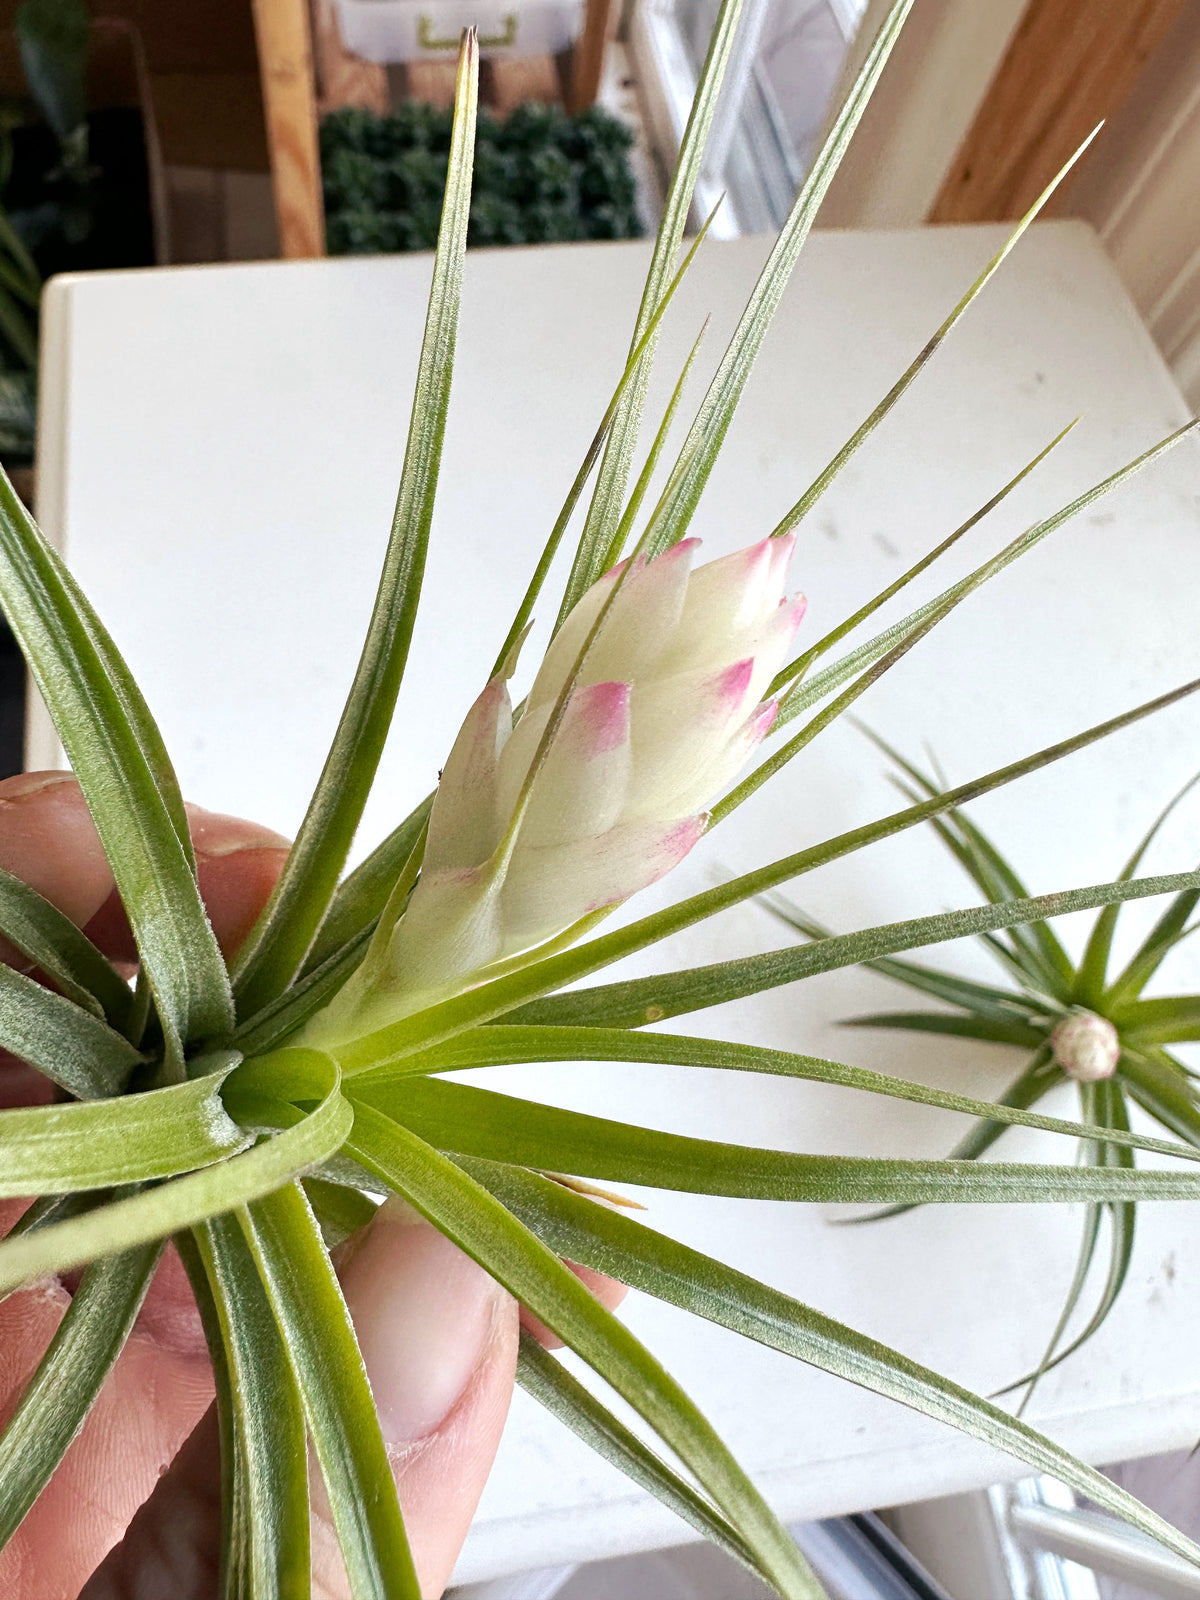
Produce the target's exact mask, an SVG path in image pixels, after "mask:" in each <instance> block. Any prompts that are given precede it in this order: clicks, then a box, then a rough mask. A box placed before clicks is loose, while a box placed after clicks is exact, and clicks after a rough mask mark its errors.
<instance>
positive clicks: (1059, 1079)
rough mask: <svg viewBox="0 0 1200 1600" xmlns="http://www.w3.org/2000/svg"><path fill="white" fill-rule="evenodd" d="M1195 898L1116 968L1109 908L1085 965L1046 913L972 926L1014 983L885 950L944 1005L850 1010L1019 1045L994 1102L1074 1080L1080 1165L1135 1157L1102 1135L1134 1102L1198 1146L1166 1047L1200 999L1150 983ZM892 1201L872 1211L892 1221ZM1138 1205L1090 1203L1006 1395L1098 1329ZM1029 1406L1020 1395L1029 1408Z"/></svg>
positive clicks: (1127, 871)
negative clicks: (1058, 1302)
mask: <svg viewBox="0 0 1200 1600" xmlns="http://www.w3.org/2000/svg"><path fill="white" fill-rule="evenodd" d="M871 737H872V738H873V739H874V741H875V743H876V744H878V745H879V746H880V748H881V749H883V750H884V751H885V752H886V754H887V755H888V756H889V757H890V758H891V759H892V761H894V763H895V765H896V768H897V771H896V775H895V780H894V781H895V783H896V787H897V788H898V789H899V790H900V791H901V793H902V794H904V795H905V796H907V798H909V799H910V800H912V801H913V802H914V803H919V802H921V801H924V800H931V799H939V798H941V797H942V796H944V795H945V794H946V793H947V785H946V784H945V782H944V779H942V777H941V775H940V774H936V775H930V774H929V773H926V772H923V771H922V770H921V769H920V768H919V767H917V766H915V765H913V763H911V762H909V761H906V760H905V759H904V758H903V756H901V755H900V754H899V753H898V752H897V751H896V750H894V749H893V748H892V747H891V746H890V745H887V744H885V743H884V742H883V741H882V740H881V739H879V738H877V737H876V736H875V735H871ZM1197 782H1200V775H1197V777H1195V778H1192V779H1191V780H1190V781H1189V782H1188V783H1187V784H1186V785H1185V786H1184V787H1183V788H1182V789H1181V790H1180V791H1179V793H1178V794H1176V795H1175V796H1174V797H1173V799H1172V800H1171V801H1170V803H1169V804H1168V805H1167V806H1166V807H1164V809H1163V810H1162V811H1161V812H1160V813H1159V815H1158V816H1157V817H1156V818H1155V820H1154V822H1153V824H1152V825H1151V827H1150V828H1149V829H1148V830H1147V832H1146V834H1145V835H1144V837H1143V838H1142V839H1141V840H1140V841H1139V843H1138V845H1137V848H1136V849H1135V850H1134V851H1133V854H1132V855H1131V856H1130V857H1129V860H1128V861H1126V863H1125V865H1124V867H1123V868H1122V871H1121V874H1120V879H1119V880H1118V881H1121V882H1128V881H1129V880H1130V879H1131V878H1132V877H1133V875H1134V873H1135V872H1136V871H1137V870H1138V867H1139V866H1140V865H1141V863H1142V861H1143V858H1144V857H1145V855H1146V852H1147V850H1148V849H1149V848H1150V846H1151V845H1152V844H1153V842H1154V840H1155V838H1156V836H1157V834H1158V832H1159V830H1160V829H1161V828H1162V826H1163V824H1164V823H1165V822H1166V821H1167V819H1168V818H1169V817H1170V815H1171V813H1172V812H1173V811H1174V809H1175V807H1176V806H1177V805H1178V804H1179V802H1180V801H1181V800H1182V799H1183V798H1184V796H1185V795H1187V794H1188V792H1189V791H1190V790H1191V789H1192V788H1193V786H1194V785H1195V784H1196V783H1197ZM930 826H931V827H932V828H933V829H934V830H935V831H936V832H937V835H938V837H939V839H940V840H941V841H942V843H943V844H944V845H945V846H946V848H947V849H948V850H949V851H950V853H951V854H952V855H953V856H954V858H955V860H957V861H958V863H959V865H960V866H961V867H962V868H963V870H964V872H966V874H967V876H968V877H969V878H970V879H971V881H972V883H974V884H975V885H976V886H977V888H979V890H980V891H981V892H982V893H983V894H984V895H985V896H986V897H987V899H988V900H989V901H990V902H991V903H992V904H993V905H1003V904H1005V903H1007V902H1011V901H1015V900H1023V899H1025V898H1026V897H1027V896H1028V894H1029V890H1028V889H1027V888H1026V886H1025V884H1024V883H1023V881H1022V879H1021V878H1020V876H1019V875H1018V874H1017V872H1016V871H1015V870H1014V868H1013V867H1012V866H1011V865H1010V864H1009V862H1008V860H1007V859H1006V858H1005V857H1004V856H1003V855H1002V854H1001V853H1000V851H999V850H998V849H997V848H996V846H995V845H994V844H993V843H992V842H991V840H990V839H989V838H988V837H987V835H986V834H984V833H983V832H982V831H981V829H979V828H978V827H977V826H976V825H975V823H974V822H972V821H971V819H970V818H969V817H968V816H967V815H966V813H965V812H963V811H961V810H958V809H957V808H955V809H951V810H949V811H947V812H946V813H945V814H944V815H942V816H938V817H935V818H934V819H933V820H932V821H931V823H930ZM1198 901H1200V893H1198V892H1197V891H1195V890H1192V889H1185V890H1183V891H1182V892H1181V893H1179V894H1177V895H1175V896H1174V897H1173V898H1172V899H1171V900H1170V901H1169V902H1168V903H1167V906H1166V909H1165V910H1164V911H1163V912H1162V913H1161V915H1160V916H1159V917H1158V918H1157V919H1156V920H1155V922H1154V923H1153V925H1152V926H1151V928H1150V930H1149V932H1148V933H1147V934H1146V935H1145V937H1144V938H1143V939H1142V940H1141V942H1140V943H1139V944H1138V945H1137V947H1136V949H1135V950H1134V952H1133V954H1132V955H1131V956H1130V957H1129V959H1128V960H1127V961H1125V962H1124V963H1123V964H1122V965H1119V966H1117V965H1116V964H1115V962H1114V953H1113V946H1114V936H1115V934H1116V931H1117V921H1118V918H1119V916H1120V911H1121V908H1120V906H1119V905H1111V906H1106V907H1105V908H1104V909H1103V910H1102V911H1100V912H1099V913H1098V915H1097V917H1096V920H1095V922H1094V924H1093V925H1092V928H1091V931H1090V934H1089V936H1088V938H1087V941H1086V944H1085V945H1084V949H1083V954H1082V955H1081V957H1080V959H1079V960H1078V962H1074V961H1072V959H1071V956H1070V954H1069V953H1068V951H1067V949H1066V947H1065V945H1064V944H1063V942H1062V940H1061V939H1060V938H1059V936H1058V934H1056V933H1055V931H1054V929H1053V927H1052V926H1051V923H1050V921H1048V920H1044V921H1034V922H1030V923H1028V924H1026V925H1024V926H1020V927H1013V928H1010V929H1007V930H1005V931H1002V932H988V933H982V934H979V935H977V937H978V938H979V940H980V942H981V943H982V945H983V947H984V949H985V950H986V951H987V952H988V954H989V956H990V957H992V958H993V959H994V960H996V961H998V962H999V963H1000V965H1001V967H1002V968H1003V969H1004V972H1005V974H1006V975H1007V977H1008V979H1009V983H1008V984H1006V985H1003V986H1001V985H993V984H987V983H979V982H975V981H973V980H970V979H967V978H963V977H960V976H958V975H956V974H955V973H952V972H947V971H944V970H943V969H941V968H940V967H930V966H924V965H921V964H919V963H917V962H914V961H906V960H897V959H896V958H895V957H891V956H889V957H886V958H884V959H882V960H878V961H867V962H864V963H863V965H864V966H865V967H867V968H869V969H870V970H871V971H872V972H877V973H879V974H880V975H881V976H882V977H885V978H891V979H893V980H894V981H895V982H897V983H901V984H903V985H904V986H905V987H906V988H909V989H915V990H917V991H918V992H920V993H921V994H925V995H929V996H930V997H931V998H932V999H934V1000H938V1001H940V1002H942V1004H943V1005H944V1006H945V1007H946V1008H947V1009H944V1010H938V1011H887V1012H875V1013H872V1014H871V1015H869V1016H862V1017H854V1018H851V1019H849V1021H848V1026H850V1027H856V1028H887V1029H897V1030H906V1031H910V1032H916V1033H927V1034H940V1035H943V1036H946V1035H948V1036H950V1037H953V1038H966V1039H980V1040H983V1041H984V1042H986V1043H991V1044H999V1045H1006V1046H1008V1047H1010V1048H1013V1049H1018V1050H1020V1051H1022V1053H1023V1054H1024V1056H1025V1065H1024V1067H1023V1068H1022V1069H1021V1071H1020V1073H1019V1074H1018V1075H1017V1076H1016V1077H1015V1078H1014V1079H1013V1080H1012V1082H1011V1083H1010V1084H1009V1085H1008V1087H1007V1088H1006V1089H1005V1091H1004V1093H1003V1094H1002V1095H1001V1096H1000V1097H999V1103H1000V1104H1001V1105H1005V1106H1011V1107H1014V1108H1016V1109H1018V1110H1021V1111H1028V1110H1029V1109H1030V1108H1031V1107H1033V1106H1035V1105H1036V1104H1037V1103H1038V1102H1039V1101H1040V1100H1042V1099H1044V1098H1045V1096H1046V1095H1048V1094H1049V1093H1050V1092H1051V1091H1052V1090H1054V1089H1057V1088H1058V1087H1059V1086H1060V1085H1062V1084H1064V1083H1069V1082H1074V1083H1075V1085H1076V1087H1077V1090H1078V1094H1079V1117H1080V1121H1081V1122H1084V1123H1087V1124H1090V1125H1091V1126H1093V1127H1094V1128H1095V1129H1096V1137H1095V1139H1089V1140H1086V1141H1084V1140H1081V1141H1080V1146H1079V1157H1080V1160H1081V1162H1083V1163H1084V1164H1086V1165H1089V1166H1095V1167H1112V1166H1125V1167H1130V1166H1133V1165H1134V1164H1135V1160H1136V1152H1135V1151H1134V1150H1132V1149H1130V1148H1129V1147H1127V1146H1123V1145H1117V1144H1113V1143H1111V1142H1110V1141H1109V1140H1106V1139H1105V1137H1104V1134H1105V1132H1106V1131H1107V1132H1113V1131H1117V1132H1124V1133H1128V1132H1129V1129H1130V1126H1131V1108H1133V1107H1137V1108H1139V1109H1140V1110H1141V1111H1143V1112H1145V1113H1146V1114H1147V1115H1148V1116H1149V1117H1151V1118H1152V1119H1153V1120H1154V1121H1155V1122H1157V1123H1158V1124H1159V1125H1160V1126H1161V1127H1163V1128H1165V1129H1166V1130H1167V1131H1168V1132H1170V1133H1172V1134H1174V1135H1175V1136H1176V1137H1178V1138H1180V1139H1184V1140H1186V1141H1187V1143H1188V1144H1191V1145H1195V1146H1196V1147H1197V1148H1200V1093H1198V1090H1197V1074H1196V1073H1195V1072H1194V1071H1193V1070H1192V1069H1191V1068H1189V1067H1188V1066H1187V1065H1186V1064H1185V1063H1184V1062H1183V1061H1181V1060H1180V1059H1179V1057H1178V1056H1177V1055H1176V1054H1175V1053H1174V1052H1173V1051H1172V1050H1171V1049H1169V1048H1168V1046H1171V1045H1176V1044H1184V1043H1194V1042H1200V995H1162V996H1156V997H1154V998H1152V999H1148V998H1146V997H1145V989H1146V986H1147V985H1148V984H1149V983H1150V981H1151V979H1152V978H1154V977H1155V976H1156V974H1157V973H1158V972H1159V971H1160V969H1161V967H1162V965H1163V963H1164V961H1165V960H1166V959H1167V957H1168V956H1169V955H1170V953H1171V952H1172V951H1173V950H1174V949H1175V948H1176V947H1177V946H1178V945H1179V944H1180V943H1181V941H1182V940H1184V939H1186V938H1187V937H1188V935H1189V934H1190V933H1192V932H1193V931H1194V930H1195V929H1196V928H1197V927H1200V920H1196V921H1193V920H1190V919H1191V918H1192V914H1193V912H1194V911H1195V909H1196V905H1197V903H1198ZM764 904H765V905H766V906H767V907H768V909H769V910H770V911H771V912H772V913H773V914H774V915H775V916H777V917H779V918H781V919H782V920H783V921H784V922H786V923H787V924H788V926H789V927H792V928H794V929H795V930H796V931H797V932H799V933H803V934H804V935H805V936H806V937H807V938H809V939H821V938H826V937H828V930H827V929H825V928H823V927H822V926H821V925H820V924H818V923H816V922H813V921H812V920H811V919H810V918H808V917H806V916H805V915H804V914H803V912H801V911H800V910H799V909H798V908H797V907H796V906H794V905H793V904H791V902H789V901H788V900H787V899H785V898H784V897H783V896H781V895H775V894H773V895H770V896H767V897H765V899H764ZM1006 1126H1007V1124H1005V1123H1002V1122H991V1121H987V1120H986V1119H980V1120H979V1121H977V1122H976V1123H975V1124H974V1126H973V1127H972V1128H971V1129H970V1130H969V1131H968V1132H967V1133H966V1134H965V1135H964V1137H963V1138H962V1139H960V1140H959V1142H958V1143H957V1144H956V1145H955V1146H954V1149H953V1150H952V1151H951V1152H950V1154H951V1157H953V1158H958V1159H963V1160H970V1161H975V1160H978V1159H979V1158H980V1157H981V1156H983V1155H984V1154H985V1153H986V1152H987V1151H988V1150H990V1149H991V1147H992V1146H993V1145H994V1144H995V1143H996V1141H997V1140H998V1139H999V1138H1000V1136H1001V1134H1002V1133H1003V1132H1004V1130H1005V1127H1006ZM908 1209H909V1207H907V1206H893V1207H889V1208H888V1209H887V1210H885V1211H881V1212H876V1213H873V1214H872V1217H871V1218H868V1219H865V1220H878V1219H879V1218H882V1217H889V1216H896V1215H898V1214H900V1213H901V1212H903V1211H906V1210H908ZM1106 1216H1107V1218H1108V1230H1107V1235H1108V1263H1107V1267H1106V1268H1105V1269H1104V1278H1103V1282H1102V1285H1101V1287H1100V1292H1099V1296H1098V1298H1097V1301H1096V1304H1095V1307H1094V1309H1093V1310H1092V1313H1091V1315H1090V1316H1089V1317H1088V1319H1087V1321H1086V1322H1085V1324H1084V1326H1083V1327H1082V1328H1081V1329H1077V1330H1076V1331H1075V1332H1074V1333H1073V1334H1071V1336H1070V1338H1068V1331H1069V1329H1070V1325H1071V1320H1072V1318H1073V1316H1074V1314H1075V1311H1076V1309H1077V1307H1078V1306H1079V1303H1080V1300H1081V1298H1082V1296H1083V1293H1084V1290H1085V1288H1086V1287H1087V1283H1088V1280H1089V1277H1090V1276H1091V1275H1092V1269H1093V1265H1094V1263H1095V1260H1096V1255H1097V1251H1098V1249H1099V1246H1100V1241H1101V1237H1102V1235H1103V1234H1104V1231H1105V1230H1104V1219H1105V1217H1106ZM1136 1217H1137V1206H1136V1204H1135V1203H1134V1202H1133V1201H1128V1202H1126V1201H1121V1202H1118V1203H1112V1204H1110V1203H1107V1202H1104V1203H1100V1204H1095V1205H1092V1204H1089V1205H1087V1206H1085V1208H1084V1219H1083V1229H1082V1235H1081V1239H1080V1246H1079V1255H1078V1259H1077V1262H1076V1268H1075V1274H1074V1276H1073V1278H1072V1280H1071V1284H1070V1287H1069V1289H1068V1291H1067V1295H1066V1299H1065V1302H1064V1304H1063V1308H1062V1311H1061V1313H1060V1315H1059V1317H1058V1320H1057V1322H1056V1324H1055V1327H1054V1331H1053V1333H1052V1335H1051V1337H1050V1340H1049V1342H1048V1344H1047V1348H1046V1353H1045V1355H1044V1356H1043V1358H1042V1360H1041V1362H1040V1363H1039V1365H1038V1367H1037V1368H1036V1369H1035V1370H1034V1371H1033V1372H1030V1373H1026V1374H1025V1375H1024V1376H1023V1377H1020V1378H1018V1379H1016V1380H1015V1381H1014V1382H1013V1383H1012V1384H1010V1385H1009V1386H1008V1387H1007V1388H1006V1389H1005V1390H1004V1391H1002V1392H1004V1393H1009V1392H1010V1391H1011V1390H1013V1389H1018V1388H1021V1387H1025V1390H1026V1393H1025V1397H1024V1402H1027V1401H1028V1399H1029V1396H1030V1395H1031V1394H1032V1392H1033V1388H1034V1385H1035V1384H1036V1383H1037V1381H1038V1379H1039V1378H1040V1377H1041V1376H1042V1374H1043V1373H1045V1372H1048V1371H1049V1370H1050V1369H1051V1368H1052V1367H1055V1366H1057V1365H1058V1364H1059V1362H1061V1361H1064V1360H1066V1358H1067V1357H1068V1356H1069V1355H1071V1354H1073V1353H1074V1352H1075V1351H1077V1350H1078V1349H1080V1347H1081V1346H1082V1345H1084V1344H1085V1343H1086V1342H1087V1341H1088V1340H1089V1339H1090V1338H1091V1337H1092V1335H1093V1334H1094V1333H1096V1332H1097V1330H1098V1329H1099V1328H1100V1326H1101V1325H1102V1324H1103V1322H1104V1320H1105V1318H1106V1317H1107V1316H1108V1314H1109V1312H1110V1311H1111V1310H1112V1308H1113V1306H1114V1305H1115V1304H1116V1300H1117V1297H1118V1295H1119V1294H1120V1292H1121V1289H1122V1286H1123V1285H1124V1283H1125V1279H1126V1276H1127V1274H1128V1271H1129V1263H1130V1259H1131V1257H1132V1254H1133V1243H1134V1229H1135V1224H1136ZM1024 1402H1023V1404H1024Z"/></svg>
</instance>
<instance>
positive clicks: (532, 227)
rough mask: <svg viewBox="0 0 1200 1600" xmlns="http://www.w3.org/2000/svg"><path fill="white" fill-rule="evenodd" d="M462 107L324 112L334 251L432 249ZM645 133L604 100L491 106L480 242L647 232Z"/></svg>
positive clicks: (481, 131) (480, 161)
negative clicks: (636, 160) (639, 166)
mask: <svg viewBox="0 0 1200 1600" xmlns="http://www.w3.org/2000/svg"><path fill="white" fill-rule="evenodd" d="M450 124H451V112H450V111H449V110H446V111H438V110H435V109H434V107H432V106H427V105H421V104H418V103H416V102H410V103H408V104H405V105H402V106H400V107H399V108H398V109H397V110H396V111H393V112H391V113H390V114H389V115H387V116H378V115H376V114H375V113H374V112H371V111H364V110H361V109H359V108H357V107H347V108H346V109H344V110H341V111H334V112H331V113H330V114H329V115H328V116H327V117H325V119H324V120H323V121H322V123H321V170H322V175H323V180H324V189H325V218H326V235H327V243H328V249H329V253H330V255H369V254H372V253H374V252H377V251H393V250H432V249H433V247H434V245H435V244H436V243H437V230H438V218H439V215H440V211H441V203H442V191H443V189H444V187H445V181H446V162H447V159H448V155H449V150H450ZM632 143H633V135H632V134H631V132H630V131H629V129H628V128H627V127H626V126H625V124H624V123H623V122H620V121H618V120H617V118H616V117H614V116H612V115H611V114H610V113H609V112H607V111H604V110H602V109H601V108H600V107H599V106H592V107H590V108H589V109H588V110H587V111H581V112H579V113H578V115H576V116H573V117H572V116H567V114H566V113H565V112H564V111H562V110H560V108H559V107H558V106H545V105H537V104H533V103H531V104H529V105H523V106H518V107H517V109H516V110H515V111H514V112H512V113H511V115H510V116H508V117H506V118H504V119H503V120H500V119H498V118H496V117H494V116H491V115H489V114H488V113H487V112H486V111H481V112H480V113H479V123H478V130H477V143H476V150H475V186H474V193H473V198H472V201H471V220H470V226H469V229H468V234H467V241H468V244H471V245H503V244H547V243H552V242H559V241H564V240H575V239H636V238H638V237H640V235H641V233H642V225H641V222H640V220H639V218H638V214H637V206H636V185H635V183H634V178H633V173H632V171H631V170H630V166H629V148H630V146H631V144H632Z"/></svg>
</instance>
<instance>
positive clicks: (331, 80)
mask: <svg viewBox="0 0 1200 1600" xmlns="http://www.w3.org/2000/svg"><path fill="white" fill-rule="evenodd" d="M312 16H313V33H314V39H313V43H314V45H315V46H316V57H317V83H318V86H319V89H320V96H321V98H320V109H321V110H322V111H334V110H336V109H337V108H338V107H339V106H363V107H365V108H366V110H368V111H376V112H379V113H380V114H381V115H382V113H383V112H385V111H386V110H387V109H388V81H387V68H386V67H385V66H382V65H381V64H380V63H379V62H378V61H364V60H363V59H362V58H361V57H360V56H352V55H351V54H350V52H349V51H348V50H347V49H346V46H345V45H344V44H343V42H342V30H341V28H340V27H339V26H338V19H337V12H336V11H335V10H334V5H333V0H313V8H312Z"/></svg>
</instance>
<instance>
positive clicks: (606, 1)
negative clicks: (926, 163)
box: [567, 0, 612, 111]
mask: <svg viewBox="0 0 1200 1600" xmlns="http://www.w3.org/2000/svg"><path fill="white" fill-rule="evenodd" d="M611 4H612V0H587V5H586V6H585V7H584V12H583V32H582V33H581V34H580V35H579V38H578V39H577V40H576V41H575V55H574V60H573V61H572V63H571V91H570V94H569V96H568V99H567V110H568V111H586V109H587V108H588V106H590V105H594V104H595V101H596V95H597V93H598V91H599V89H600V74H601V72H602V71H603V70H604V46H605V45H606V44H607V43H608V14H609V10H610V7H611Z"/></svg>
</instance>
